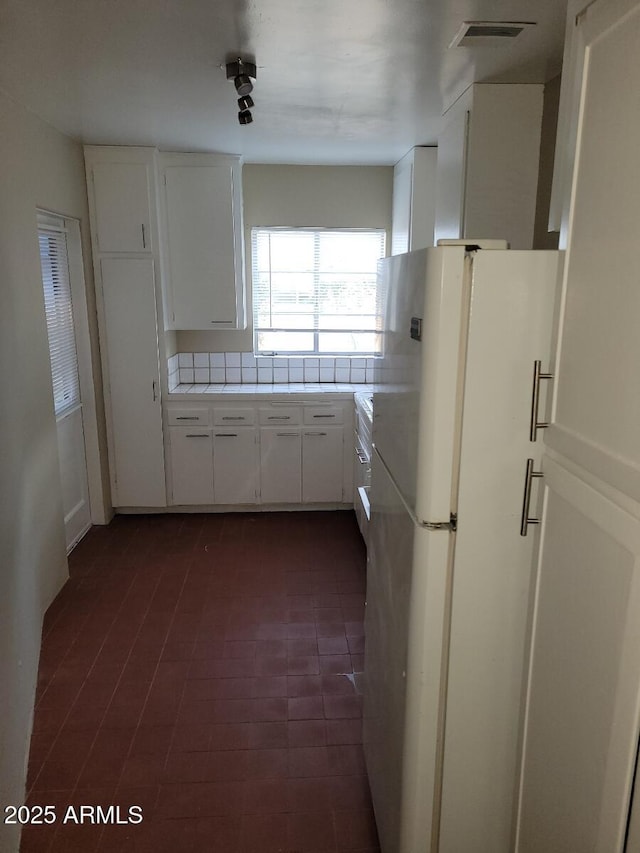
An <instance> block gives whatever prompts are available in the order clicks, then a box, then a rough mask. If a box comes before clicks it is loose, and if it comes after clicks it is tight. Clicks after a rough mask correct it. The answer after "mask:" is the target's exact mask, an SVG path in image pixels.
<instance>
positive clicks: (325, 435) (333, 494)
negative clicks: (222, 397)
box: [166, 400, 352, 508]
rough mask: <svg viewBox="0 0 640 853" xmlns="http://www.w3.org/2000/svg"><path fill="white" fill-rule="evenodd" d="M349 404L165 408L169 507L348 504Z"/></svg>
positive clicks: (175, 405)
mask: <svg viewBox="0 0 640 853" xmlns="http://www.w3.org/2000/svg"><path fill="white" fill-rule="evenodd" d="M350 409H351V401H349V403H348V404H344V405H342V404H337V405H335V404H332V405H329V404H327V403H321V402H314V401H313V400H310V401H308V402H307V401H304V402H299V403H297V404H296V405H293V406H289V405H287V403H286V402H282V401H274V402H273V403H271V404H268V403H267V404H265V403H262V404H261V405H260V404H257V403H256V404H252V403H249V402H241V403H236V404H234V405H227V404H216V403H210V404H208V405H207V404H206V403H204V401H202V400H201V401H197V402H194V403H189V404H186V405H185V404H183V403H171V404H169V406H168V407H167V411H166V424H167V427H168V434H169V438H170V447H169V449H168V454H167V457H168V459H169V466H170V472H171V482H170V484H169V486H170V494H171V503H172V505H173V506H205V507H206V506H213V505H216V506H220V507H225V506H228V507H231V506H250V505H252V504H263V505H265V506H266V507H267V508H268V507H269V506H270V505H277V504H289V505H296V504H299V505H304V504H341V503H345V502H346V503H350V502H351V490H352V461H351V459H352V456H351V454H352V448H351V446H350V443H349V442H347V443H346V444H345V441H344V435H345V434H347V435H351V428H352V427H351V415H350Z"/></svg>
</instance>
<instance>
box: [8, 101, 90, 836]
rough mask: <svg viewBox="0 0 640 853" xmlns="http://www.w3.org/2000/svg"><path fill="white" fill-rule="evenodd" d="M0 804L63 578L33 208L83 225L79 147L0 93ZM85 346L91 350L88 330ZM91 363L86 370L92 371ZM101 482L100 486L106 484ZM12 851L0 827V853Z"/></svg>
mask: <svg viewBox="0 0 640 853" xmlns="http://www.w3.org/2000/svg"><path fill="white" fill-rule="evenodd" d="M0 186H2V192H1V193H0V365H1V369H0V437H1V443H0V447H1V450H0V514H1V515H0V518H1V521H0V804H2V806H3V807H4V806H5V805H6V804H20V802H21V801H22V798H23V796H24V784H25V767H26V760H27V755H28V748H29V737H30V732H31V721H32V713H33V699H34V691H35V685H36V678H37V670H38V656H39V650H40V637H41V625H42V617H43V614H44V611H45V609H46V608H47V606H48V605H49V604H50V602H51V601H52V599H53V598H54V597H55V595H56V593H57V592H58V590H59V589H60V587H61V586H62V585H63V583H64V581H65V579H66V577H67V561H66V552H65V540H64V527H63V517H62V501H61V496H60V474H59V469H58V448H57V438H56V425H55V418H54V413H53V398H52V391H51V372H50V366H49V351H48V342H47V331H46V324H45V316H44V303H43V296H42V279H41V271H40V258H39V250H38V241H37V227H36V207H42V208H46V209H49V210H53V211H56V212H59V213H62V214H65V215H67V216H73V217H77V218H79V219H81V220H82V229H83V241H84V246H83V251H84V255H85V276H86V280H87V284H88V287H87V290H88V297H89V312H90V313H91V315H92V316H94V315H95V311H93V309H92V306H93V304H94V300H93V298H92V297H93V287H92V278H91V273H90V267H89V263H88V262H89V261H90V259H91V258H90V254H89V245H88V240H87V235H88V228H87V222H88V219H87V209H86V190H85V183H84V166H83V159H82V149H81V147H80V146H79V145H78V144H76V143H75V142H72V141H71V140H70V139H68V138H67V137H65V136H62V135H61V134H60V133H58V132H57V131H56V130H54V129H53V128H51V127H50V126H48V125H46V124H44V123H43V122H42V121H40V119H38V118H37V117H36V116H34V115H33V114H31V113H29V112H27V111H26V110H24V109H23V108H22V107H21V106H19V105H18V104H16V103H14V102H13V101H11V100H10V99H8V98H7V97H6V96H5V95H4V94H3V93H0ZM92 332H93V340H92V345H93V347H94V349H95V348H96V346H97V345H96V339H97V338H96V334H95V322H94V323H93V325H92ZM94 361H95V359H94ZM104 473H106V472H103V476H104ZM17 849H18V837H17V833H16V832H15V828H14V827H7V826H5V825H4V824H3V823H2V821H0V850H2V851H3V853H12V851H15V850H17Z"/></svg>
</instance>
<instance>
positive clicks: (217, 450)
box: [213, 427, 259, 504]
mask: <svg viewBox="0 0 640 853" xmlns="http://www.w3.org/2000/svg"><path fill="white" fill-rule="evenodd" d="M256 435H257V433H256V430H255V429H251V428H247V427H244V428H242V427H240V428H238V429H235V430H234V429H214V433H213V494H214V499H215V503H218V504H253V503H256V501H257V500H258V470H259V469H258V454H257V442H256Z"/></svg>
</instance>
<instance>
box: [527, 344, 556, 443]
mask: <svg viewBox="0 0 640 853" xmlns="http://www.w3.org/2000/svg"><path fill="white" fill-rule="evenodd" d="M543 379H553V373H543V372H542V362H541V361H534V362H533V390H532V392H531V423H530V425H529V441H535V440H536V438H537V432H538V430H539V429H546V428H547V427H548V426H549V424H548V423H546V422H545V421H539V420H538V407H539V405H540V382H541V381H542V380H543Z"/></svg>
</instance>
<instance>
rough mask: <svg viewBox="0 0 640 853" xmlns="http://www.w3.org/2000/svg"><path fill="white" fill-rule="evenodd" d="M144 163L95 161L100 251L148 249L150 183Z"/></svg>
mask: <svg viewBox="0 0 640 853" xmlns="http://www.w3.org/2000/svg"><path fill="white" fill-rule="evenodd" d="M147 170H148V167H147V165H146V163H96V164H95V165H94V166H93V168H92V170H91V175H92V178H93V187H94V193H95V206H96V239H97V243H98V250H99V251H100V252H151V227H150V219H151V216H150V201H149V185H150V183H151V181H150V178H149V174H148V171H147Z"/></svg>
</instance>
